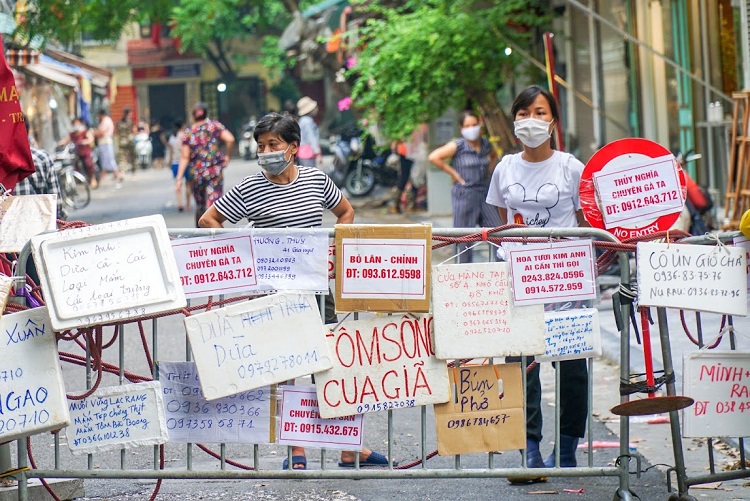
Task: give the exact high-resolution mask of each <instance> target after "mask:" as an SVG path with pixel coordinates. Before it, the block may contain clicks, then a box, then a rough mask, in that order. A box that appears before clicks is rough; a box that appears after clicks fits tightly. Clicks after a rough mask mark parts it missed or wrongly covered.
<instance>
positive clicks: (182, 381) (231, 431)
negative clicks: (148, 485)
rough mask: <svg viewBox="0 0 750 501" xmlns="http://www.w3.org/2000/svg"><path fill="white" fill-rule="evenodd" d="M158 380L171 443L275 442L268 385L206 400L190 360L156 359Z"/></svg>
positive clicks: (271, 399) (273, 404)
mask: <svg viewBox="0 0 750 501" xmlns="http://www.w3.org/2000/svg"><path fill="white" fill-rule="evenodd" d="M159 382H160V383H161V387H162V396H163V399H164V414H165V419H166V426H167V433H168V434H169V441H170V442H187V443H234V444H268V443H271V442H274V428H275V417H274V415H273V414H274V413H273V412H272V408H273V409H274V410H275V402H274V401H273V396H272V395H271V387H270V386H264V387H263V388H256V389H254V390H249V391H243V392H242V393H238V394H236V395H232V396H231V397H226V398H220V399H217V400H214V401H213V402H208V401H207V400H206V399H205V397H204V396H203V391H202V390H201V388H200V382H199V380H198V371H197V370H196V368H195V363H193V362H159Z"/></svg>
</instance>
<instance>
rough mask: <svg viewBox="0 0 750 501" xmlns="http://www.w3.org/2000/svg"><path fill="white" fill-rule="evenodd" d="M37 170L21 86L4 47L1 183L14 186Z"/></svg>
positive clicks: (0, 69)
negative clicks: (23, 109)
mask: <svg viewBox="0 0 750 501" xmlns="http://www.w3.org/2000/svg"><path fill="white" fill-rule="evenodd" d="M0 47H3V40H2V37H0ZM34 170H35V169H34V161H33V159H32V157H31V149H30V148H29V137H28V133H27V132H26V124H25V123H24V121H23V113H22V112H21V102H20V100H19V96H18V89H17V88H16V82H15V79H14V78H13V73H12V72H11V71H10V67H8V63H7V62H6V61H5V54H4V51H2V50H0V183H2V185H3V186H4V187H5V188H6V189H8V190H11V189H13V188H14V187H15V186H16V183H18V182H19V181H21V180H22V179H25V178H26V177H28V176H30V175H31V174H33V173H34Z"/></svg>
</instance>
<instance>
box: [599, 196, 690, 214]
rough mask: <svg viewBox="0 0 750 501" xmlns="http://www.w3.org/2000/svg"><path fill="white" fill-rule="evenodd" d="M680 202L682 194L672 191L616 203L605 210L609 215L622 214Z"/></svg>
mask: <svg viewBox="0 0 750 501" xmlns="http://www.w3.org/2000/svg"><path fill="white" fill-rule="evenodd" d="M672 201H675V202H679V201H681V199H680V194H679V193H678V192H677V190H670V191H666V192H664V193H660V194H655V195H647V196H645V197H642V198H634V199H632V200H625V201H624V202H620V203H619V204H618V203H614V204H611V205H606V206H605V210H606V213H607V215H612V214H618V213H620V212H629V211H633V210H638V209H644V208H646V207H649V206H652V205H662V204H664V203H667V202H672Z"/></svg>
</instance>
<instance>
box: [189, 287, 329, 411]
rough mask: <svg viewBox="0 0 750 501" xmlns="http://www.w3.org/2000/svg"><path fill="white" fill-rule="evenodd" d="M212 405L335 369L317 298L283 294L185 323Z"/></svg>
mask: <svg viewBox="0 0 750 501" xmlns="http://www.w3.org/2000/svg"><path fill="white" fill-rule="evenodd" d="M185 328H186V329H187V335H188V338H189V339H190V347H191V348H192V350H193V356H194V358H195V363H196V366H197V368H198V374H199V376H200V382H201V388H202V389H203V394H204V395H205V397H206V400H216V399H217V398H221V397H227V396H229V395H234V394H235V393H240V392H243V391H248V390H252V389H254V388H261V387H263V386H267V385H269V384H273V383H280V382H284V381H288V380H290V379H294V378H296V377H300V376H305V375H307V374H312V373H315V372H319V371H322V370H326V369H329V368H330V367H331V358H330V356H329V354H328V346H327V345H326V341H325V333H324V328H323V321H322V320H321V318H320V311H319V308H318V303H317V301H316V300H315V296H313V295H311V294H294V293H282V294H274V295H270V296H265V297H261V298H258V299H253V300H252V301H247V302H244V303H239V304H234V305H232V306H228V307H226V308H219V309H216V310H211V311H207V312H205V313H199V314H197V315H192V316H189V317H186V318H185Z"/></svg>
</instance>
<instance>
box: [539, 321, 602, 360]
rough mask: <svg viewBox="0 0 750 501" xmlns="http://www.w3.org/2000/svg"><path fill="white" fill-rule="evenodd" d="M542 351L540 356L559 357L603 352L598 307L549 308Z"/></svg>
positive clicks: (576, 357)
mask: <svg viewBox="0 0 750 501" xmlns="http://www.w3.org/2000/svg"><path fill="white" fill-rule="evenodd" d="M544 324H545V325H546V334H545V344H546V349H545V351H544V355H542V356H540V357H538V358H539V360H545V361H558V360H576V359H579V358H594V357H599V356H601V354H602V336H601V332H600V331H599V310H597V309H596V308H583V309H577V310H567V311H548V312H546V313H545V314H544Z"/></svg>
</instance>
